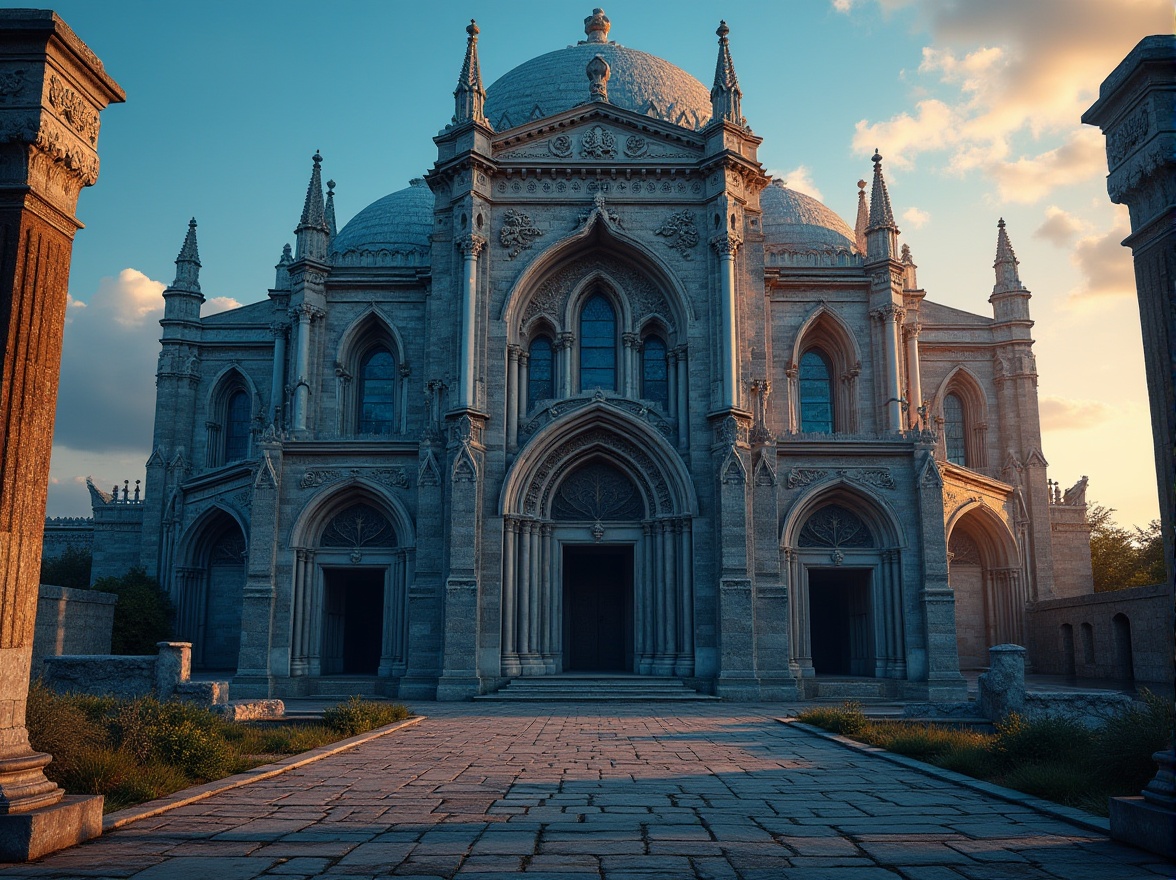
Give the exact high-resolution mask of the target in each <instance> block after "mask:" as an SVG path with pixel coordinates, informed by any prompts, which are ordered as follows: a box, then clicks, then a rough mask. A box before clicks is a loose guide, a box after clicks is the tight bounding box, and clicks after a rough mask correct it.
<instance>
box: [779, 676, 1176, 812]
mask: <svg viewBox="0 0 1176 880" xmlns="http://www.w3.org/2000/svg"><path fill="white" fill-rule="evenodd" d="M1140 696H1141V699H1142V703H1141V704H1140V703H1137V704H1135V705H1134V706H1133V707H1132V708H1131V709H1129V710H1127V711H1126V712H1122V713H1120V714H1118V715H1116V716H1114V717H1112V718H1110V719H1108V720H1107V721H1106V722H1105V723H1103V724H1102V725H1101V726H1099V727H1096V728H1093V729H1091V728H1087V727H1083V726H1082V725H1081V724H1079V723H1077V722H1076V721H1073V720H1070V719H1068V718H1046V719H1041V720H1038V721H1027V720H1025V719H1024V718H1021V717H1020V716H1018V715H1015V714H1014V715H1010V716H1009V717H1008V718H1006V719H1004V720H1003V721H1001V722H999V723H997V724H996V725H995V727H996V732H995V733H980V732H977V731H975V730H970V729H968V728H965V727H959V726H953V725H951V724H950V723H949V722H946V723H944V724H942V725H940V724H928V723H925V722H922V723H916V722H907V721H871V720H870V719H868V718H867V717H866V716H865V715H864V714H863V713H862V709H861V705H860V704H858V703H854V702H847V703H844V704H843V705H842V706H840V707H818V708H813V709H806V710H805V711H803V712H801V713H800V714H799V715H797V720H798V721H803V722H804V723H806V724H812V725H814V726H816V727H821V728H823V729H825V730H828V731H831V732H833V733H839V734H842V735H844V736H849V737H852V738H853V739H856V740H858V741H860V742H864V743H867V744H869V745H872V746H877V747H879V748H883V749H886V750H887V751H891V752H896V753H898V754H902V755H908V756H910V757H912V758H918V759H920V760H924V761H927V762H928V763H931V764H934V765H935V766H937V767H943V768H944V769H946V770H953V771H955V772H956V773H963V774H964V775H966V776H971V777H974V778H976V779H983V780H985V781H986V782H995V783H996V784H998V785H1004V786H1006V787H1008V788H1013V789H1016V790H1017V791H1022V792H1025V793H1026V794H1030V795H1033V796H1035V797H1040V798H1044V799H1046V800H1051V801H1054V802H1056V803H1060V804H1065V805H1066V806H1072V807H1078V808H1079V809H1083V810H1086V811H1087V812H1090V813H1095V814H1097V815H1100V816H1106V815H1107V812H1108V807H1107V799H1108V798H1111V797H1120V796H1123V795H1135V794H1138V793H1139V791H1140V789H1142V788H1143V787H1144V786H1145V785H1147V783H1148V781H1149V780H1150V779H1151V778H1152V776H1154V775H1155V772H1156V765H1155V762H1154V761H1152V758H1151V756H1152V754H1153V753H1154V752H1158V751H1160V750H1161V749H1166V748H1168V744H1169V742H1170V741H1171V737H1172V731H1173V728H1174V726H1176V716H1174V712H1173V706H1172V702H1171V701H1170V700H1165V699H1163V698H1161V697H1158V696H1156V695H1154V694H1152V693H1150V692H1148V691H1143V692H1142V693H1141V695H1140Z"/></svg>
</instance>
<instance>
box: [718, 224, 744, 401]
mask: <svg viewBox="0 0 1176 880" xmlns="http://www.w3.org/2000/svg"><path fill="white" fill-rule="evenodd" d="M740 244H742V242H741V241H740V240H739V239H738V238H737V237H736V236H734V235H730V234H724V235H717V236H715V237H714V238H713V239H711V247H713V248H714V249H715V253H716V254H718V255H719V285H720V307H721V313H722V333H721V338H722V346H723V350H722V358H721V360H720V363H721V364H722V373H723V401H722V406H721V408H722V409H734V408H735V407H737V406H738V405H739V342H738V334H737V332H736V326H735V321H736V315H735V254H736V252H737V251H738V250H739V245H740Z"/></svg>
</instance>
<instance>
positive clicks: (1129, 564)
mask: <svg viewBox="0 0 1176 880" xmlns="http://www.w3.org/2000/svg"><path fill="white" fill-rule="evenodd" d="M1114 512H1115V511H1114V509H1113V508H1110V507H1103V506H1102V505H1101V504H1091V505H1090V507H1089V508H1088V509H1087V513H1086V521H1087V523H1088V524H1089V525H1090V563H1091V567H1092V569H1093V571H1094V591H1095V592H1096V593H1102V592H1107V591H1109V590H1123V589H1126V588H1127V587H1142V586H1146V585H1148V584H1158V583H1163V580H1164V576H1165V575H1164V547H1163V540H1162V538H1161V534H1160V523H1159V520H1152V521H1151V522H1150V523H1148V525H1147V528H1141V527H1139V526H1136V527H1135V528H1134V529H1125V528H1123V527H1122V526H1120V525H1119V524H1118V523H1117V522H1115V521H1114V519H1112V514H1114Z"/></svg>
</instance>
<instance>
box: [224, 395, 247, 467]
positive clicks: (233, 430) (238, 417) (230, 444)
mask: <svg viewBox="0 0 1176 880" xmlns="http://www.w3.org/2000/svg"><path fill="white" fill-rule="evenodd" d="M248 455H249V395H248V394H246V393H245V391H244V390H243V389H240V388H238V389H237V390H236V391H234V392H233V393H232V394H230V395H229V399H228V402H227V403H226V404H225V462H226V463H227V462H230V461H240V460H241V459H243V458H245V457H247V456H248Z"/></svg>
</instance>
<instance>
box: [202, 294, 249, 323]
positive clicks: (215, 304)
mask: <svg viewBox="0 0 1176 880" xmlns="http://www.w3.org/2000/svg"><path fill="white" fill-rule="evenodd" d="M239 308H241V304H240V303H239V302H237V301H236V300H235V299H233V298H232V297H231V296H214V297H212V298H211V299H208V300H205V302H204V307H203V308H202V309H200V317H202V318H207V317H208V316H209V315H215V314H216V313H217V312H227V311H229V309H239Z"/></svg>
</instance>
